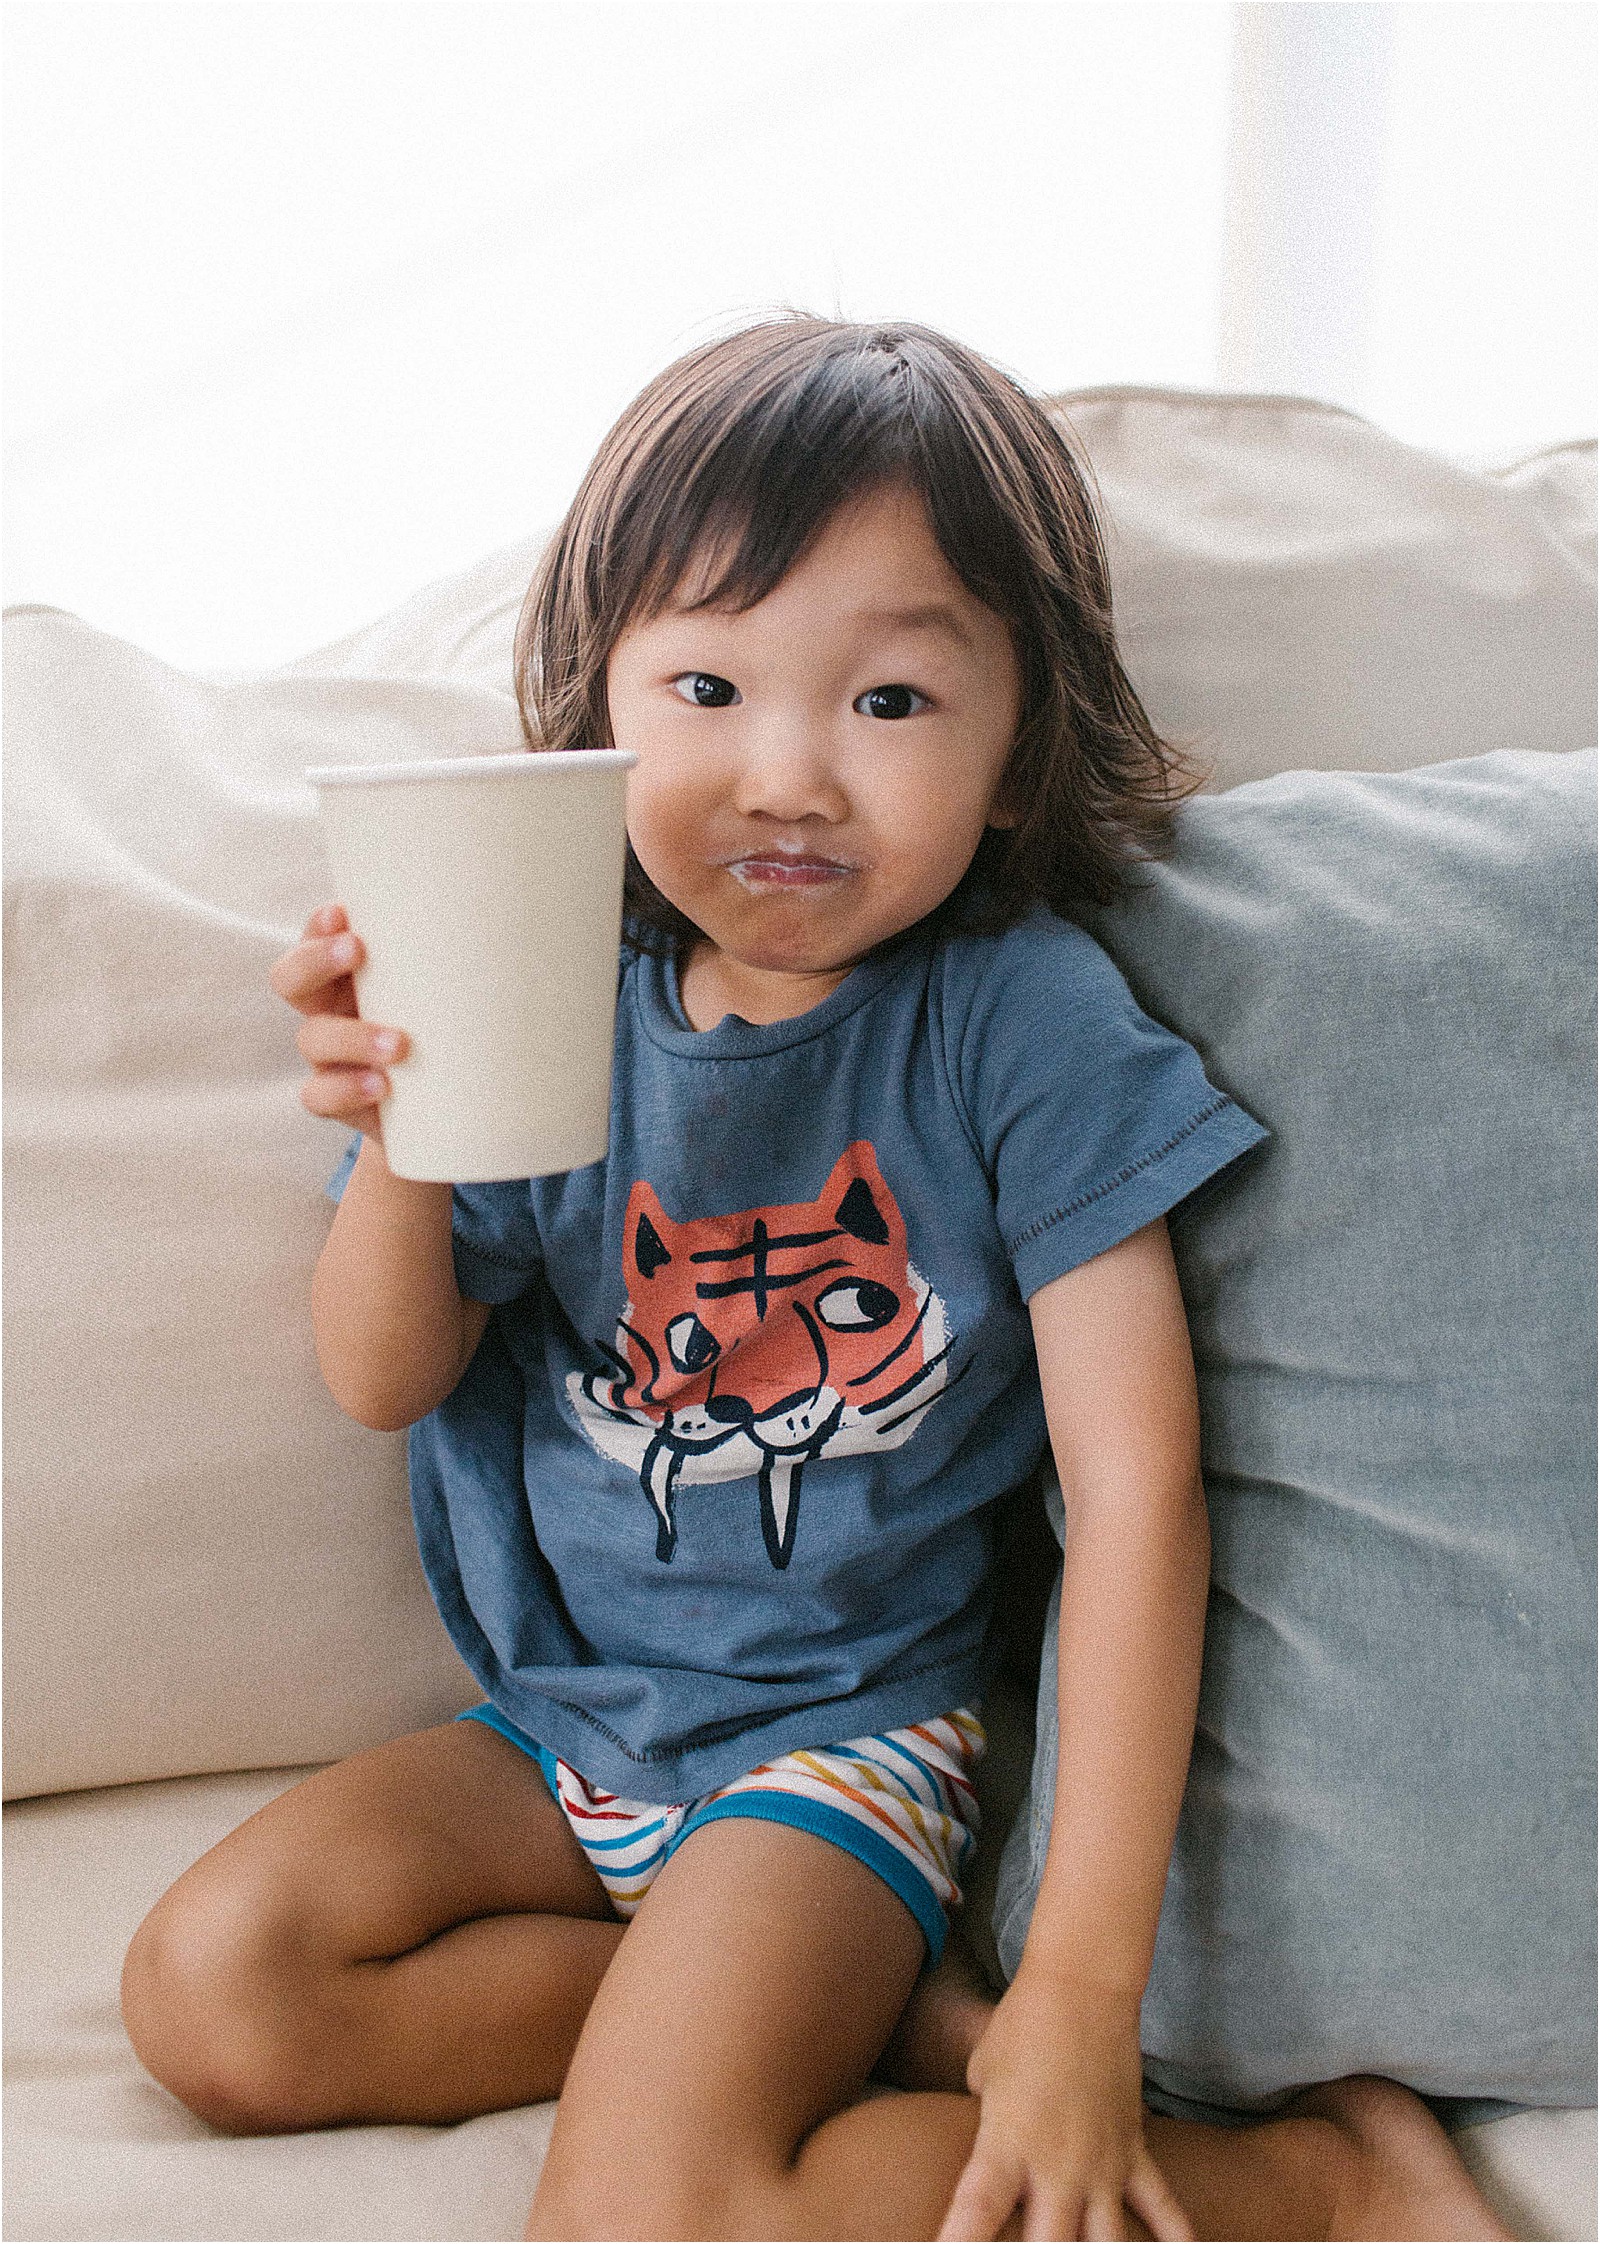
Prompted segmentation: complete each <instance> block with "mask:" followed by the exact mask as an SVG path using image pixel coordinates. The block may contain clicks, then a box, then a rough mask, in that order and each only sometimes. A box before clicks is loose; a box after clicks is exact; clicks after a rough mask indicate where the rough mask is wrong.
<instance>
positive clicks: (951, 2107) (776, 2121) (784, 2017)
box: [528, 1818, 977, 2238]
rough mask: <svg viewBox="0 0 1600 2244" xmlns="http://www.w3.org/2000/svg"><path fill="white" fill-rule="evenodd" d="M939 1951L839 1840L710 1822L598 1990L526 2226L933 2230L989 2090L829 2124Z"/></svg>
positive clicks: (895, 2099) (611, 2231) (667, 1872)
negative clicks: (929, 1952)
mask: <svg viewBox="0 0 1600 2244" xmlns="http://www.w3.org/2000/svg"><path fill="white" fill-rule="evenodd" d="M923 1954H924V1946H923V1939H922V1934H921V1933H920V1931H919V1930H918V1929H917V1925H916V1923H915V1920H914V1919H913V1917H912V1915H911V1913H910V1911H909V1910H908V1909H907V1908H906V1906H905V1904H904V1903H903V1902H902V1901H899V1900H898V1899H896V1897H895V1895H894V1894H893V1893H891V1892H890V1890H889V1888H888V1887H887V1886H886V1885H885V1884H884V1883H883V1882H882V1880H881V1879H879V1878H877V1877H876V1876H875V1875H874V1874H873V1873H872V1871H870V1870H868V1869H867V1868H866V1867H865V1866H864V1864H862V1863H860V1862H858V1861H857V1860H855V1858H854V1857H853V1856H851V1855H847V1854H845V1853H844V1852H843V1851H842V1850H841V1849H840V1848H837V1847H833V1846H830V1845H829V1844H828V1843H827V1842H826V1841H825V1840H822V1839H818V1838H815V1837H813V1836H812V1834H811V1833H809V1832H805V1831H796V1830H793V1829H791V1828H789V1827H788V1826H787V1825H782V1824H772V1823H762V1822H756V1821H752V1820H746V1819H744V1818H738V1819H731V1820H728V1821H725V1822H715V1823H710V1824H707V1825H705V1826H704V1827H703V1828H702V1829H700V1830H698V1831H695V1832H693V1833H692V1834H691V1835H690V1837H689V1838H688V1839H687V1840H685V1841H684V1843H683V1845H682V1846H681V1847H680V1848H679V1849H678V1851H677V1853H676V1854H675V1855H674V1856H673V1858H672V1860H671V1861H670V1862H669V1863H668V1864H667V1866H666V1868H665V1869H664V1870H663V1871H662V1872H661V1874H660V1876H659V1877H658V1878H657V1880H656V1882H655V1885H654V1886H653V1888H652V1889H651V1891H650V1893H649V1895H648V1896H647V1897H646V1899H645V1902H644V1904H643V1906H642V1908H641V1909H640V1911H639V1914H638V1915H637V1916H636V1917H635V1918H634V1920H633V1922H632V1924H631V1925H630V1926H629V1928H628V1932H627V1936H626V1938H625V1939H624V1941H623V1943H622V1945H621V1947H620V1948H619V1950H618V1952H617V1957H616V1961H615V1962H614V1964H613V1965H612V1968H611V1970H610V1971H609V1972H608V1973H607V1975H606V1978H605V1981H604V1984H603V1985H602V1987H601V1989H600V1992H599V1994H598V1995H597V1996H596V1997H595V2001H594V2006H593V2008H592V2009H591V2011H590V2013H589V2019H588V2023H587V2024H586V2026H585V2028H584V2031H583V2034H582V2036H581V2038H580V2040H579V2043H578V2047H577V2051H576V2053H575V2055H574V2057H573V2059H572V2063H571V2066H570V2068H569V2071H568V2074H567V2084H566V2088H565V2090H564V2091H563V2094H562V2100H561V2108H560V2110H559V2111H558V2113H557V2114H556V2124H555V2129H554V2132H553V2134H552V2137H551V2142H550V2149H549V2153H548V2155H547V2157H546V2160H545V2165H544V2171H543V2173H542V2174H541V2176H540V2180H539V2188H538V2193H537V2195H536V2197H535V2199H534V2206H533V2216H532V2224H531V2226H530V2228H529V2232H528V2233H529V2235H530V2236H534V2237H556V2238H575V2237H607V2238H618V2237H645V2238H671V2237H690V2238H713V2237H743V2238H753V2237H769V2236H770V2237H779V2236H786V2237H830V2236H859V2237H897V2236H924V2237H928V2236H932V2235H934V2233H935V2232H936V2230H937V2228H938V2226H939V2222H940V2220H941V2219H942V2218H943V2213H944V2208H945V2206H946V2204H947V2203H948V2202H949V2198H950V2194H951V2192H952V2190H953V2189H954V2187H955V2182H956V2178H957V2176H958V2175H959V2173H960V2171H961V2168H962V2166H963V2165H964V2164H965V2162H966V2158H967V2154H968V2151H969V2150H970V2148H971V2144H972V2137H973V2133H974V2131H975V2127H976V2115H977V2106H976V2104H975V2102H974V2101H973V2099H972V2098H971V2097H969V2096H966V2095H938V2094H930V2095H915V2096H882V2097H879V2098H876V2099H874V2100H873V2101H871V2102H868V2103H866V2104H863V2105H860V2106H859V2107H858V2108H857V2109H856V2110H854V2111H851V2112H847V2113H845V2114H844V2116H843V2118H842V2119H838V2118H835V2117H834V2115H835V2114H837V2113H839V2112H840V2110H841V2107H842V2106H844V2105H847V2104H850V2103H852V2102H853V2101H854V2099H855V2098H857V2097H858V2096H860V2094H861V2092H862V2090H863V2089H864V2088H865V2086H866V2083H867V2079H868V2075H869V2074H870V2073H871V2071H872V2067H873V2065H874V2063H875V2062H876V2060H877V2058H878V2056H879V2053H880V2052H881V2050H882V2048H883V2046H884V2043H885V2042H886V2041H887V2039H888V2037H889V2034H890V2031H891V2029H892V2028H893V2026H894V2023H895V2021H896V2019H897V2018H898V2017H899V2015H900V2012H901V2011H902V2009H903V2008H904V2006H905V2001H906V1997H907V1995H908V1994H909V1992H910V1990H911V1986H912V1983H913V1982H914V1980H915V1979H916V1977H917V1974H918V1971H919V1970H920V1968H921V1965H922V1960H923ZM841 2127H844V2128H845V2129H846V2134H845V2137H844V2138H843V2139H842V2140H836V2139H835V2131H836V2130H837V2129H839V2128H841ZM880 2161H881V2163H880Z"/></svg>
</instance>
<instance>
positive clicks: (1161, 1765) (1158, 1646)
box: [1023, 1478, 1211, 2011]
mask: <svg viewBox="0 0 1600 2244" xmlns="http://www.w3.org/2000/svg"><path fill="white" fill-rule="evenodd" d="M1210 1548H1211V1544H1210V1531H1209V1528H1208V1525H1207V1520H1206V1510H1205V1498H1204V1494H1203V1491H1202V1490H1201V1488H1200V1485H1199V1482H1198V1479H1197V1478H1196V1479H1195V1480H1194V1481H1193V1482H1192V1483H1191V1484H1190V1485H1187V1486H1172V1487H1152V1486H1146V1487H1144V1488H1107V1489H1097V1490H1096V1491H1095V1492H1094V1498H1093V1500H1092V1501H1091V1502H1089V1503H1086V1504H1082V1505H1074V1504H1073V1503H1072V1500H1071V1498H1070V1497H1069V1499H1068V1516H1067V1534H1066V1548H1065V1552H1064V1556H1063V1566H1062V1585H1061V1628H1060V1687H1059V1698H1058V1704H1059V1713H1060V1748H1059V1753H1058V1757H1057V1770H1056V1799H1055V1814H1054V1817H1053V1820H1052V1825H1051V1834H1050V1846H1049V1851H1048V1854H1047V1856H1046V1861H1045V1869H1044V1875H1043V1878H1042V1879H1041V1881H1040V1887H1039V1897H1038V1901H1037V1903H1036V1905H1035V1909H1034V1915H1033V1922H1032V1925H1031V1927H1030V1930H1029V1934H1028V1940H1027V1946H1026V1950H1025V1954H1024V1957H1023V1968H1024V1969H1025V1970H1027V1971H1028V1972H1029V1973H1030V1974H1033V1975H1037V1974H1039V1973H1049V1974H1050V1975H1051V1976H1053V1977H1055V1978H1056V1979H1058V1980H1060V1981H1062V1982H1070V1983H1071V1984H1073V1985H1076V1986H1081V1987H1082V1988H1083V1989H1084V1990H1085V1991H1086V1992H1092V1993H1093V1994H1095V1995H1097V1996H1101V1997H1104V1998H1106V1999H1109V2000H1112V2001H1121V2000H1126V2001H1127V2002H1128V2003H1130V2004H1131V2005H1132V2006H1133V2007H1134V2010H1135V2011H1136V2010H1137V2005H1138V2002H1139V1998H1140V1997H1141V1996H1142V1994H1143V1992H1144V1987H1145V1982H1146V1980H1147V1979H1148V1978H1149V1975H1150V1964H1151V1959H1152V1956H1153V1954H1154V1950H1155V1937H1156V1924H1157V1920H1158V1918H1159V1916H1160V1913H1161V1898H1162V1894H1163V1891H1164V1889H1165V1885H1166V1876H1167V1864H1168V1860H1169V1858H1170V1855H1171V1852H1172V1843H1173V1838H1174V1835H1175V1833H1176V1830H1177V1821H1178V1810H1179V1807H1180V1805H1181V1803H1182V1799H1183V1788H1184V1782H1185V1778H1186V1776H1187V1772H1188V1766H1189V1755H1190V1750H1191V1747H1192V1743H1193V1736H1194V1720H1195V1709H1196V1705H1197V1702H1198V1697H1199V1689H1200V1653H1201V1643H1202V1638H1203V1635H1204V1630H1205V1612H1206V1592H1207V1583H1208V1579H1209V1573H1210Z"/></svg>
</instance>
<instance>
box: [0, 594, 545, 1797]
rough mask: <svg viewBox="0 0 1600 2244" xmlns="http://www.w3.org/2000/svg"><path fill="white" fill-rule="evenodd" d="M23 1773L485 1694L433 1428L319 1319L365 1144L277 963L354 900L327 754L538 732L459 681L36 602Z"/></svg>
mask: <svg viewBox="0 0 1600 2244" xmlns="http://www.w3.org/2000/svg"><path fill="white" fill-rule="evenodd" d="M7 653H8V661H7V674H6V683H7V705H6V762H5V772H6V850H7V875H6V957H5V966H6V1037H7V1042H6V1072H7V1097H6V1108H5V1133H6V1182H7V1226H6V1229H7V1238H6V1277H7V1285H6V1289H5V1313H6V1358H7V1402H8V1411H7V1434H8V1454H7V1460H6V1462H7V1503H8V1517H7V1540H6V1558H7V1565H6V1570H5V1571H6V1578H5V1590H6V1607H7V1619H6V1630H5V1654H6V1672H7V1688H6V1694H5V1715H6V1784H7V1790H8V1793H10V1794H12V1795H15V1794H17V1793H32V1792H47V1791H56V1790H59V1789H63V1788H65V1787H67V1786H72V1785H90V1784H103V1783H108V1782H117V1781H123V1780H127V1779H132V1778H138V1777H161V1776H167V1775H173V1774H180V1773H186V1772H190V1771H196V1770H205V1769H228V1768H241V1767H243V1768H252V1767H266V1766H271V1765H272V1764H274V1763H281V1762H297V1761H307V1760H312V1759H319V1760H320V1759H329V1758H332V1757H333V1756H336V1755H338V1754H342V1753H348V1752H353V1751H355V1750H357V1749H358V1748H359V1747H361V1746H364V1745H370V1744H374V1743H376V1742H377V1741H378V1740H379V1739H380V1738H385V1737H389V1736H392V1735H395V1734H396V1733H398V1732H399V1731H402V1730H406V1729H411V1728H417V1727H420V1726H422V1725H424V1724H426V1723H428V1722H433V1721H438V1720H440V1719H441V1718H443V1717H445V1716H447V1715H449V1714H451V1713H453V1712H455V1711H456V1710H457V1709H459V1708H460V1707H462V1706H465V1705H466V1704H468V1703H469V1701H471V1700H472V1699H473V1698H474V1697H475V1696H476V1695H477V1694H476V1693H475V1691H474V1688H473V1685H472V1682H471V1678H470V1677H469V1676H468V1674H467V1671H466V1669H465V1668H464V1667H462V1666H461V1664H460V1662H459V1661H458V1660H457V1658H456V1655H455V1653H454V1651H453V1650H452V1649H451V1647H450V1645H449V1643H448V1641H447V1639H446V1637H445V1634H444V1631H443V1629H442V1628H441V1627H440V1626H439V1623H438V1621H437V1619H436V1617H435V1615H434V1611H433V1606H432V1603H431V1601H430V1599H429V1597H428V1594H427V1590H426V1587H425V1585H424V1582H423V1578H422V1572H421V1568H420V1566H419V1565H418V1562H417V1558H416V1552H415V1546H414V1541H413V1537H412V1530H411V1519H410V1511H409V1506H408V1502H407V1495H406V1484H405V1462H404V1448H405V1444H404V1440H403V1438H402V1437H400V1436H397V1435H379V1434H372V1433H367V1432H365V1431H363V1430H362V1429H360V1428H359V1427H357V1426H355V1425H353V1424H352V1423H351V1422H350V1421H349V1420H348V1419H346V1418H344V1417H343V1416H342V1415H341V1414H340V1412H339V1410H338V1409H337V1408H336V1407H335V1405H334V1403H333V1402H332V1400H331V1399H330V1397H329V1396H328V1394H327V1391H326V1389H325V1388H324V1387H323V1384H322V1381H321V1378H320V1376H319V1375H318V1372H317V1368H316V1363H315V1359H314V1355H313V1350H312V1340H311V1330H310V1320H309V1314H308V1301H309V1287H310V1279H311V1270H312V1265H313V1263H314V1262H315V1259H316V1256H317V1254H318V1252H319V1250H320V1247H321V1243H322V1240H323V1239H324V1238H325V1236H326V1234H327V1227H328V1218H329V1213H330V1211H329V1208H328V1205H327V1203H326V1201H325V1200H324V1199H323V1197H322V1186H323V1183H324V1181H325V1179H326V1177H327V1175H328V1172H329V1171H330V1170H331V1168H332V1166H333V1164H334V1162H335V1160H336V1159H337V1157H338V1155H339V1153H340V1151H341V1150H342V1148H343V1145H344V1143H345V1135H344V1133H343V1132H342V1131H341V1130H338V1129H335V1128H334V1127H333V1126H331V1125H330V1124H328V1123H326V1122H318V1121H316V1120H314V1119H313V1118H312V1117H311V1116H310V1115H308V1114H307V1113H306V1112H305V1111H304V1109H303V1108H302V1107H301V1106H300V1104H299V1101H298V1098H297V1096H296V1091H297V1086H298V1084H299V1082H300V1080H301V1079H302V1077H303V1074H304V1068H303V1065H302V1063H301V1061H300V1059H299V1056H298V1054H297V1052H296V1050H295V1046H294V1031H295V1020H294V1016H293V1015H292V1014H291V1013H290V1011H289V1009H288V1007H287V1006H285V1005H284V1004H283V1003H282V1002H281V1001H280V1000H279V999H277V998H276V997H274V996H273V995H272V994H271V992H270V990H269V989H268V986H267V980H266V976H267V970H268V967H269V966H270V964H271V962H272V960H273V959H274V957H275V956H276V955H277V954H278V952H279V951H280V950H282V949H283V948H284V946H285V944H286V943H287V942H288V941H289V940H290V939H291V938H292V936H293V935H294V934H295V933H296V932H297V931H298V929H299V927H300V926H301V925H302V924H303V921H304V917H305V915H306V913H307V912H308V911H309V910H310V908H311V907H312V906H313V905H314V904H315V903H316V902H318V901H319V900H321V899H323V898H325V897H326V896H327V895H328V893H329V881H328V875H327V873H326V870H325V869H324V865H323V860H322V852H321V846H320V842H319V839H318V836H317V832H316V827H315V822H314V812H313V804H312V797H311V794H310V791H309V789H308V788H307V787H306V786H305V785H304V784H303V782H302V781H301V778H300V771H301V767H302V766H303V765H304V764H306V763H314V762H331V761H337V760H343V759H351V760H356V759H360V758H363V757H370V758H374V759H378V758H385V757H404V756H421V755H425V754H429V753H433V754H448V753H452V752H457V751H468V750H471V749H474V748H484V749H495V748H504V747H508V746H511V745H514V744H515V741H516V739H517V737H518V735H517V726H516V719H515V713H514V711H513V709H512V707H511V704H510V702H509V701H508V700H507V699H506V698H504V697H503V696H497V695H494V694H490V693H488V692H485V691H484V690H483V689H481V688H478V687H474V686H471V685H465V684H455V683H451V682H440V681H435V682H422V681H415V680H412V681H396V682H392V683H390V684H387V685H373V684H370V683H363V684H359V685H358V684H353V683H352V682H351V681H349V680H348V679H343V678H327V679H320V678H313V677H288V678H286V677H278V678H267V679H260V680H255V681H252V682H247V683H242V684H235V685H220V684H215V683H205V682H203V681H201V680H198V679H195V678H190V677H185V676H182V675H181V674H179V673H178V672H176V671H173V670H170V669H168V668H167V667H166V666H165V665H164V664H162V663H159V662H157V661H155V660H153V659H152V658H151V657H150V656H148V655H145V654H141V653H140V652H139V651H138V650H137V649H136V648H134V647H130V646H127V645H125V644H123V643H122V642H121V641H119V640H116V639H112V638H109V637H108V636H107V635H106V634H105V633H103V632H98V631H94V630H91V629H90V627H89V626H88V625H86V624H82V623H79V622H77V621H76V620H75V619H74V618H72V617H70V616H65V615H61V614H59V613H57V612H55V611H53V610H29V611H23V612H20V613H17V614H15V615H13V616H12V617H11V618H9V620H8V623H7Z"/></svg>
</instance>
